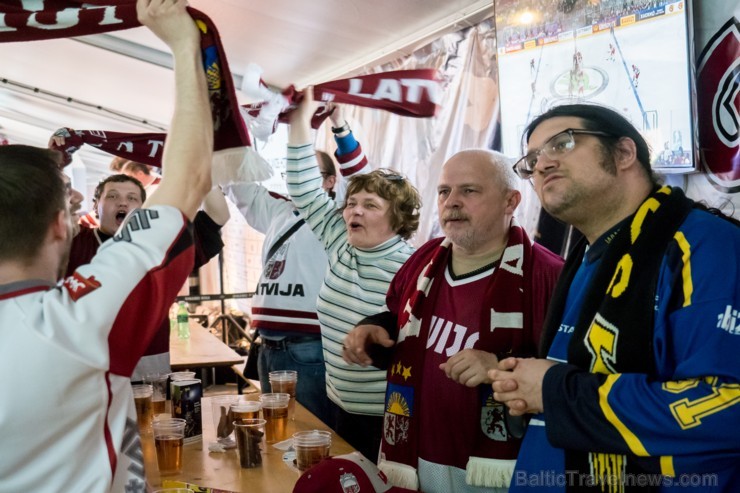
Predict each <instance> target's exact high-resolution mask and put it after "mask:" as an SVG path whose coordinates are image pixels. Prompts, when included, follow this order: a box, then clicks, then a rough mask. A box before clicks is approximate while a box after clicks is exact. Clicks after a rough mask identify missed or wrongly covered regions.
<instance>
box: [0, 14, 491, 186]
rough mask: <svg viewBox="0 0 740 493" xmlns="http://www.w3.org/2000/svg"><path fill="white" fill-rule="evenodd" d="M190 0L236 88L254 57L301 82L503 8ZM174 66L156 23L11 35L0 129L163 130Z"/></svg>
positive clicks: (401, 50)
mask: <svg viewBox="0 0 740 493" xmlns="http://www.w3.org/2000/svg"><path fill="white" fill-rule="evenodd" d="M190 3H191V5H192V6H193V7H195V8H197V9H199V10H201V11H203V12H205V13H206V14H207V15H208V16H209V17H211V19H212V20H213V21H214V23H215V24H216V26H217V27H218V29H219V32H220V34H221V40H222V43H223V45H224V48H225V50H226V55H227V57H228V62H229V65H230V68H231V71H232V74H233V75H234V79H235V83H236V87H237V88H238V87H239V86H240V84H241V74H242V73H243V72H244V70H245V68H246V66H247V64H248V63H250V62H254V63H257V64H258V65H260V66H261V67H262V68H263V70H264V73H263V78H264V79H265V80H266V81H267V82H268V83H270V84H272V85H274V86H277V87H284V86H287V85H288V84H291V83H293V84H295V85H296V86H297V87H299V88H300V87H303V86H305V85H307V84H315V83H319V82H323V81H327V80H332V79H336V78H340V77H343V76H348V75H352V74H353V73H358V72H361V71H363V69H364V68H365V67H371V66H375V65H377V64H379V63H382V62H385V61H388V60H390V59H394V58H398V57H400V56H403V55H404V54H406V53H409V52H411V51H413V50H414V49H415V48H418V47H420V46H421V45H423V44H425V43H427V42H429V41H431V40H432V39H434V38H436V37H438V36H440V35H441V34H444V33H447V32H451V31H455V30H458V29H462V28H464V27H467V26H469V25H472V24H475V23H477V22H480V21H481V20H483V19H484V18H486V17H489V16H491V15H492V14H493V1H492V0H482V1H481V0H403V1H397V0H373V1H361V0H353V1H346V0H344V1H342V0H315V1H312V2H304V1H298V0H270V1H269V2H268V1H257V0H191V2H190ZM170 65H171V59H170V56H169V53H168V51H167V48H166V47H165V46H164V44H163V43H162V42H160V41H159V40H158V39H157V38H156V37H154V35H152V34H151V33H150V32H149V31H148V30H146V29H145V28H138V29H132V30H128V31H119V32H115V33H111V34H102V35H95V36H86V37H83V38H79V39H59V40H52V41H39V42H27V43H0V133H4V134H5V135H6V136H7V137H8V138H9V140H10V141H11V142H16V143H27V144H33V145H44V144H45V143H46V141H47V140H48V138H49V136H50V135H51V133H52V132H53V131H54V130H55V129H57V128H59V127H61V126H68V127H72V128H80V129H105V130H117V131H124V132H144V131H157V130H156V129H157V127H159V128H162V129H164V128H166V127H167V125H168V122H169V117H170V114H171V112H172V94H171V91H172V87H173V80H172V72H171V70H170ZM35 89H38V91H35ZM47 94H52V95H51V96H50V95H47ZM241 97H242V96H241V95H240V98H241ZM68 98H71V101H68ZM242 102H246V100H245V99H242ZM98 107H100V109H99V108H98ZM115 114H119V116H116V115H115ZM120 115H123V116H120ZM144 121H146V122H147V124H144V123H142V122H144ZM80 157H81V158H82V160H83V162H84V164H85V167H86V168H87V169H88V181H96V180H97V179H98V178H99V176H100V174H102V173H105V172H106V171H107V163H108V161H109V159H110V158H109V156H107V155H105V154H103V153H100V152H98V151H95V150H94V149H84V150H83V151H80Z"/></svg>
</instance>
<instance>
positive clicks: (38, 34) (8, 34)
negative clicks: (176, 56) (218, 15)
mask: <svg viewBox="0 0 740 493" xmlns="http://www.w3.org/2000/svg"><path fill="white" fill-rule="evenodd" d="M188 13H190V15H191V16H192V17H193V19H195V21H196V25H197V26H198V29H199V30H200V34H201V42H200V49H201V58H202V60H203V70H204V72H205V74H206V80H207V82H208V98H209V100H210V103H211V113H212V115H213V128H214V134H213V137H214V142H213V148H214V151H215V152H214V161H215V162H216V163H225V164H231V165H233V166H236V165H238V164H240V163H241V162H242V161H245V162H248V161H251V160H254V159H255V158H254V157H253V156H254V155H255V154H256V153H254V152H252V149H251V147H250V146H251V143H250V141H249V136H248V134H247V130H246V127H245V125H244V122H243V120H242V119H241V116H240V112H239V104H238V102H237V99H236V94H235V92H234V83H233V81H232V77H231V72H230V71H229V65H228V63H227V61H226V54H225V52H224V49H223V46H222V45H221V39H220V37H219V34H218V31H217V30H216V26H214V24H213V22H212V21H211V20H210V19H209V18H208V16H206V15H205V14H203V13H202V12H199V11H197V10H195V9H192V8H190V7H188ZM140 25H141V23H140V22H139V21H138V19H137V17H136V1H135V0H108V1H103V0H99V1H97V2H89V1H85V0H55V1H54V2H21V1H10V2H2V3H1V4H0V42H15V41H37V40H44V39H55V38H70V37H75V36H84V35H89V34H99V33H105V32H111V31H120V30H122V29H130V28H134V27H138V26H140ZM149 135H155V136H156V137H155V140H158V141H159V142H160V144H161V145H163V141H164V134H149ZM150 150H151V149H150ZM155 150H156V151H158V157H157V159H156V162H149V161H147V160H146V159H133V160H134V161H138V162H143V163H146V164H153V165H155V166H161V164H160V162H161V152H162V147H161V146H160V147H158V148H157V149H155ZM113 154H116V153H115V152H114V153H113ZM116 155H118V154H116ZM124 157H125V156H124ZM129 159H131V158H129Z"/></svg>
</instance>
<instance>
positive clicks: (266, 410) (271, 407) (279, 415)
mask: <svg viewBox="0 0 740 493" xmlns="http://www.w3.org/2000/svg"><path fill="white" fill-rule="evenodd" d="M260 402H261V403H262V417H263V418H265V421H266V423H265V438H266V441H267V443H275V442H280V441H282V440H285V439H286V438H288V404H289V403H290V395H288V394H283V393H270V394H262V395H261V396H260Z"/></svg>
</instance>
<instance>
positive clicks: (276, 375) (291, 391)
mask: <svg viewBox="0 0 740 493" xmlns="http://www.w3.org/2000/svg"><path fill="white" fill-rule="evenodd" d="M268 379H269V381H270V387H271V389H272V391H273V392H280V393H283V394H288V395H290V404H289V405H288V418H289V419H291V420H295V389H296V386H297V385H298V372H297V371H295V370H280V371H271V372H270V373H269V374H268Z"/></svg>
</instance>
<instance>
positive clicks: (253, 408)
mask: <svg viewBox="0 0 740 493" xmlns="http://www.w3.org/2000/svg"><path fill="white" fill-rule="evenodd" d="M261 408H262V404H261V403H260V401H245V400H240V401H237V402H234V403H232V404H231V415H232V417H233V418H234V420H238V419H259V417H260V409H261Z"/></svg>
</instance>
